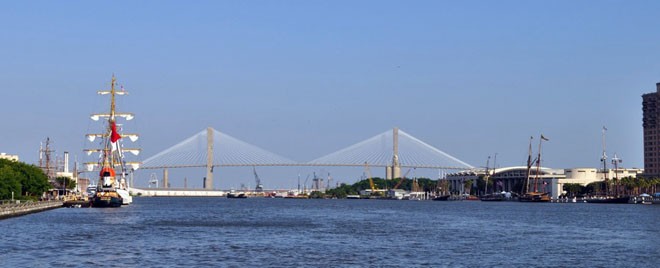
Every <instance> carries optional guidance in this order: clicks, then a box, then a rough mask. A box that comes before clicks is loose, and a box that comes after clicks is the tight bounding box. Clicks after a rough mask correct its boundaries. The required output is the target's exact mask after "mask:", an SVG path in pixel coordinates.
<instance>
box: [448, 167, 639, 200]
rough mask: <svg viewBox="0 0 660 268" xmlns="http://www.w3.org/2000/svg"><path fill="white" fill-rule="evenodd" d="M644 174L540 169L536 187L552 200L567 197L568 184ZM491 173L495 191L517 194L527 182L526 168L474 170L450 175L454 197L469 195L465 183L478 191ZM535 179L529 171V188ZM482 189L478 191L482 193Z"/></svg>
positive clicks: (626, 170) (623, 170) (620, 170)
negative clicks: (470, 182) (483, 180)
mask: <svg viewBox="0 0 660 268" xmlns="http://www.w3.org/2000/svg"><path fill="white" fill-rule="evenodd" d="M643 172H644V170H643V169H639V168H618V169H608V172H602V170H601V169H597V168H569V169H552V168H547V167H541V168H540V172H539V176H538V178H539V181H538V183H537V184H536V187H537V188H538V191H539V192H547V193H550V194H551V197H552V198H553V199H556V198H558V197H559V196H560V195H562V194H564V190H563V187H564V185H565V184H567V183H576V184H580V185H582V186H586V185H587V184H589V183H592V182H602V181H604V180H606V179H608V180H612V179H613V178H619V179H621V178H625V177H633V178H635V177H637V176H640V175H641V174H642V173H643ZM486 173H488V180H489V181H492V186H491V187H493V188H492V189H493V190H494V191H495V192H502V191H505V192H515V193H520V192H521V190H522V187H523V183H524V182H525V180H526V175H527V167H525V166H514V167H503V168H497V169H490V170H488V171H486V170H485V169H473V170H466V171H461V172H456V173H451V174H448V175H447V181H448V182H449V185H450V186H449V187H450V189H452V192H453V193H454V194H460V193H468V192H469V191H468V190H469V189H465V188H464V187H465V182H466V181H468V180H472V182H473V183H472V188H475V189H476V187H477V186H476V185H477V183H476V182H477V180H479V179H483V178H484V177H485V176H486ZM535 177H536V169H531V170H530V188H531V189H533V188H534V187H535V185H534V182H533V179H534V178H535ZM480 190H481V189H476V190H475V191H476V192H479V191H480Z"/></svg>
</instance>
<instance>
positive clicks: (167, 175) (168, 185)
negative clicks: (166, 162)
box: [163, 168, 170, 188]
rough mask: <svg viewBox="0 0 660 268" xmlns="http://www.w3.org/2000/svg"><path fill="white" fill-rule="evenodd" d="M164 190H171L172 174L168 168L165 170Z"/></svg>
mask: <svg viewBox="0 0 660 268" xmlns="http://www.w3.org/2000/svg"><path fill="white" fill-rule="evenodd" d="M163 188H170V174H169V171H168V170H167V169H166V168H165V169H163Z"/></svg>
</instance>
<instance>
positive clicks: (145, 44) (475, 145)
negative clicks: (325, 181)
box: [0, 1, 660, 188]
mask: <svg viewBox="0 0 660 268" xmlns="http://www.w3.org/2000/svg"><path fill="white" fill-rule="evenodd" d="M657 10H660V3H658V2H657V1H548V2H544V1H461V2H453V1H414V2H409V1H357V2H356V1H195V2H192V3H189V2H182V1H139V2H135V1H114V2H88V1H67V2H50V1H34V2H29V3H26V2H4V3H2V8H0V22H1V23H2V24H3V25H5V27H2V28H1V29H0V34H1V35H2V36H3V41H2V42H0V58H2V61H1V62H0V83H1V84H2V87H3V89H2V90H1V92H2V95H1V96H2V97H1V98H0V114H2V115H3V116H2V118H3V119H2V134H1V139H0V152H5V153H8V154H17V155H19V156H20V159H21V160H22V161H25V162H28V163H36V162H37V161H38V149H39V143H40V142H42V141H44V140H45V139H46V137H50V138H51V139H52V141H53V147H54V148H53V149H55V150H56V153H57V154H60V155H61V153H62V152H64V151H68V152H70V153H71V155H72V159H73V158H74V156H76V157H77V158H78V159H79V160H80V161H81V162H83V161H88V160H89V158H87V156H85V155H83V153H82V149H83V148H85V147H89V146H90V145H92V144H90V143H89V142H87V141H86V140H85V137H84V135H85V133H88V132H94V131H96V130H97V129H98V124H96V123H94V122H93V121H91V120H89V114H91V113H94V112H103V111H105V110H107V100H106V98H103V97H100V96H97V95H96V91H97V90H100V89H105V88H107V87H108V85H109V83H110V78H111V76H112V74H113V73H114V74H115V75H116V76H117V79H118V81H119V82H120V83H121V84H123V85H124V87H125V88H126V90H127V91H129V92H130V96H128V97H126V98H122V99H121V100H119V104H118V105H119V109H121V110H124V111H128V112H133V113H135V114H136V118H135V120H134V121H133V123H132V125H131V124H127V126H126V127H127V128H128V130H127V131H130V132H137V133H140V134H141V139H140V141H139V143H138V146H140V147H142V149H143V154H142V155H141V156H140V158H141V159H142V160H144V159H146V158H148V157H149V156H152V155H154V154H156V153H158V152H160V151H162V150H165V149H167V148H168V147H170V146H172V145H175V144H177V143H179V142H181V141H182V140H183V139H186V138H188V137H190V136H192V135H194V134H195V133H198V132H199V131H201V130H203V129H205V128H206V127H209V126H210V127H213V128H215V129H217V130H219V131H222V132H224V133H227V134H229V135H231V136H234V137H236V138H239V139H241V140H243V141H245V142H248V143H251V144H254V145H256V146H259V147H261V148H263V149H266V150H268V151H271V152H274V153H277V154H280V155H282V156H285V157H288V158H290V159H292V160H296V161H301V162H305V161H309V160H312V159H315V158H317V157H320V156H323V155H326V154H328V153H331V152H334V151H337V150H339V149H342V148H344V147H346V146H350V145H352V144H354V143H356V142H359V141H362V140H364V139H367V138H370V137H372V136H374V135H377V134H379V133H382V132H383V131H386V130H388V129H392V128H393V127H399V128H401V129H402V130H404V131H406V132H407V133H409V134H411V135H413V136H415V137H417V138H419V139H420V140H422V141H424V142H426V143H428V144H430V145H433V146H434V147H436V148H438V149H440V150H442V151H444V152H446V153H448V154H450V155H452V156H454V157H456V158H458V159H460V160H462V161H465V162H467V163H469V164H471V165H473V166H477V167H479V166H484V165H485V164H486V160H487V157H488V156H493V155H494V154H495V153H497V162H498V165H499V166H514V165H523V164H524V162H525V160H526V155H527V142H528V139H529V136H534V137H535V139H538V137H539V135H540V134H543V135H544V136H546V137H548V138H549V139H550V141H549V142H547V143H545V144H544V148H543V158H544V161H543V165H544V166H547V167H552V168H571V167H598V166H599V164H600V161H599V159H600V156H601V151H602V146H601V129H602V127H603V126H607V128H608V131H607V151H608V156H609V157H612V156H613V155H614V153H616V154H617V156H619V157H620V158H622V159H623V166H624V167H638V168H642V167H643V137H642V110H641V107H642V106H641V102H642V98H641V95H642V94H644V93H648V92H654V91H655V89H656V87H655V84H656V83H657V82H660V54H659V53H658V51H660V35H658V34H656V33H657V29H659V28H660V20H658V19H657V14H656V13H657ZM535 150H536V149H535ZM258 170H259V175H260V177H262V180H264V184H266V187H268V186H271V185H272V186H273V187H295V186H296V185H295V184H296V182H297V176H298V174H299V173H300V174H301V177H302V178H303V179H304V178H305V177H306V176H307V175H308V174H312V173H313V172H318V173H321V172H326V173H327V172H331V173H332V174H333V177H334V178H335V181H343V182H354V181H355V179H357V178H358V177H359V176H360V175H361V173H362V171H361V170H360V169H359V168H357V169H355V168H342V169H331V168H327V167H324V168H304V169H303V168H262V169H258ZM322 170H323V171H322ZM159 172H160V171H157V172H156V173H157V176H158V177H159V178H160V175H161V174H160V173H159ZM416 172H417V173H418V174H419V175H420V176H422V175H423V176H432V178H435V177H437V173H438V172H437V171H435V170H426V171H416ZM150 173H151V171H143V173H142V174H139V176H140V177H139V182H140V183H139V184H145V182H146V181H147V180H148V177H149V176H150ZM170 173H171V174H173V175H171V176H177V178H175V180H173V183H177V184H180V185H173V186H183V182H182V181H183V180H182V179H181V177H184V176H185V177H187V178H188V185H189V186H195V185H196V186H201V181H200V178H201V177H203V176H205V174H204V171H203V170H181V171H174V172H173V171H170ZM373 173H374V176H384V171H382V170H380V169H378V170H375V171H373ZM335 174H336V175H335ZM217 176H218V177H216V180H215V181H216V182H217V184H216V187H218V188H231V187H233V188H237V187H239V186H240V184H241V183H245V184H246V185H250V186H251V187H253V186H254V185H253V184H254V180H253V177H252V169H251V168H246V169H244V170H243V169H240V168H230V169H225V170H222V171H219V172H218V175H217ZM170 180H172V178H171V179H170ZM139 184H138V185H139Z"/></svg>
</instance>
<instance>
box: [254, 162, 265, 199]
mask: <svg viewBox="0 0 660 268" xmlns="http://www.w3.org/2000/svg"><path fill="white" fill-rule="evenodd" d="M252 172H253V173H254V180H255V181H256V183H257V186H256V187H255V188H254V191H255V192H258V193H260V192H263V191H264V186H263V184H261V179H260V178H259V174H257V168H256V167H252Z"/></svg>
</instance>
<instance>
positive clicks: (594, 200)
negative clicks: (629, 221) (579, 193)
mask: <svg viewBox="0 0 660 268" xmlns="http://www.w3.org/2000/svg"><path fill="white" fill-rule="evenodd" d="M629 200H630V197H627V196H626V197H614V198H589V199H586V201H587V203H595V204H628V201H629Z"/></svg>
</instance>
